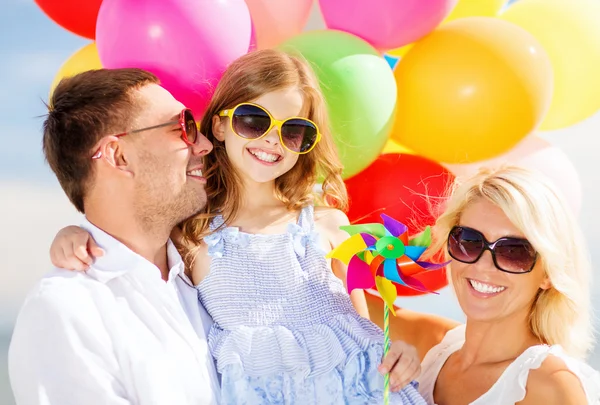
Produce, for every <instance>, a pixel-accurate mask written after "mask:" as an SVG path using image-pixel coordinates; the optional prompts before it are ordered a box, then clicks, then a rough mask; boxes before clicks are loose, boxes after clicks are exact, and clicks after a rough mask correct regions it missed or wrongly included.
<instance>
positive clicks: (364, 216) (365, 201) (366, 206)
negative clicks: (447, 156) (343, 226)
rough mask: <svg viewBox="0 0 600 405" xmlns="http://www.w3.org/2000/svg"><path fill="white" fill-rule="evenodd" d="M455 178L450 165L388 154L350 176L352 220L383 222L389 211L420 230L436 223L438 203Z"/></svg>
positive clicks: (415, 229)
mask: <svg viewBox="0 0 600 405" xmlns="http://www.w3.org/2000/svg"><path fill="white" fill-rule="evenodd" d="M453 180H454V175H452V174H451V173H450V172H449V171H448V170H447V169H446V168H444V167H443V166H442V165H440V164H439V163H437V162H434V161H432V160H429V159H426V158H424V157H422V156H417V155H409V154H403V155H401V154H397V153H391V154H385V155H381V156H379V158H378V159H377V160H376V161H375V162H373V164H371V165H370V166H369V167H367V168H366V169H365V170H363V171H362V172H360V173H359V174H357V175H356V176H354V177H351V178H349V179H347V180H346V181H345V182H346V187H347V188H348V195H349V196H350V210H349V211H348V218H349V219H350V222H352V223H375V222H381V217H380V215H381V213H385V214H387V215H389V216H391V217H393V218H395V219H397V220H398V221H400V222H403V223H405V224H407V226H409V228H410V229H411V230H412V231H413V232H420V231H421V230H422V229H423V228H424V227H425V226H426V225H433V224H434V222H435V218H436V213H435V212H433V211H434V210H433V208H434V206H436V205H437V204H438V203H440V202H441V201H440V200H441V199H443V197H444V196H445V193H446V190H447V187H448V185H449V184H450V183H451V182H452V181H453Z"/></svg>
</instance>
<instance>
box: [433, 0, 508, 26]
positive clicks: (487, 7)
mask: <svg viewBox="0 0 600 405" xmlns="http://www.w3.org/2000/svg"><path fill="white" fill-rule="evenodd" d="M507 1H508V0H458V3H457V4H456V6H455V7H454V9H453V10H452V12H451V13H450V15H449V16H448V17H446V19H445V20H444V22H449V21H454V20H456V19H458V18H465V17H495V16H497V15H498V13H499V12H500V10H502V7H504V5H505V4H506V2H507Z"/></svg>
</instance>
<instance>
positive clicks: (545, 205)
mask: <svg viewBox="0 0 600 405" xmlns="http://www.w3.org/2000/svg"><path fill="white" fill-rule="evenodd" d="M447 204H448V205H447V207H446V210H445V212H444V213H443V214H442V215H441V216H440V217H439V218H438V221H437V223H436V226H435V229H434V234H435V243H434V246H433V247H432V249H431V251H432V252H435V251H438V250H439V249H436V246H435V244H437V248H443V249H444V250H445V252H446V254H447V256H448V259H452V263H451V265H450V266H449V282H450V284H451V285H452V287H453V289H454V291H455V293H456V297H457V298H458V302H459V304H460V306H461V308H462V310H463V311H464V313H465V315H466V325H459V326H456V325H453V324H452V323H451V322H449V321H446V320H443V319H439V318H436V317H430V316H425V315H420V314H415V313H411V312H409V311H400V312H399V317H398V318H395V319H393V321H395V322H396V324H395V325H394V329H395V331H396V333H397V335H396V336H395V337H396V338H401V339H404V340H405V341H407V342H408V343H411V344H414V345H416V346H417V347H418V349H419V351H420V353H421V354H423V353H426V355H425V358H424V359H423V362H422V365H421V367H422V373H421V377H420V379H419V384H420V386H419V391H420V392H421V394H422V395H423V396H424V398H425V399H426V400H427V402H428V403H429V404H437V405H455V404H472V405H492V404H498V405H506V404H515V403H519V404H524V405H527V404H545V405H550V404H557V405H558V404H560V405H568V404H573V405H575V404H577V405H581V404H594V405H596V404H600V375H599V374H598V372H596V371H595V370H593V369H591V368H590V367H589V366H587V365H586V364H585V363H583V362H582V361H581V360H580V359H582V358H584V357H585V355H586V353H587V352H588V351H589V350H590V348H591V347H592V343H593V337H592V327H591V316H590V315H591V314H590V282H591V281H590V275H591V269H590V264H589V262H588V257H587V252H586V250H585V248H584V241H583V237H582V235H581V232H580V230H579V227H578V226H577V221H576V219H575V218H574V217H573V216H572V214H571V213H570V210H569V208H568V206H567V204H566V203H565V201H564V200H563V198H562V197H561V196H560V194H559V193H558V192H557V191H556V190H555V189H554V188H553V187H552V185H551V184H550V183H549V182H548V181H547V180H546V179H544V178H542V177H541V176H540V175H537V174H535V173H533V172H529V171H526V170H524V169H520V168H516V167H504V168H501V169H496V170H483V171H481V172H480V173H478V174H477V175H476V176H474V177H472V178H471V179H469V180H467V181H466V182H464V183H462V184H457V185H456V187H455V189H454V192H453V193H452V195H451V197H450V199H449V201H448V203H447ZM370 306H371V308H370V312H371V314H372V315H373V314H374V312H376V311H377V309H378V308H377V304H376V303H375V302H374V301H373V300H370ZM442 336H443V338H442ZM440 338H441V342H440Z"/></svg>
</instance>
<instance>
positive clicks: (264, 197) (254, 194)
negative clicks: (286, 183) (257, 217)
mask: <svg viewBox="0 0 600 405" xmlns="http://www.w3.org/2000/svg"><path fill="white" fill-rule="evenodd" d="M281 204H282V202H281V201H280V200H279V199H278V198H277V197H276V196H275V181H271V182H267V183H257V182H253V181H249V180H247V181H245V182H243V184H242V195H241V204H240V213H242V212H256V211H259V212H260V211H261V210H263V209H264V208H265V207H272V206H274V205H275V206H277V205H281Z"/></svg>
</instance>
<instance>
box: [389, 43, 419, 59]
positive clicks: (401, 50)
mask: <svg viewBox="0 0 600 405" xmlns="http://www.w3.org/2000/svg"><path fill="white" fill-rule="evenodd" d="M412 46H413V44H408V45H405V46H403V47H400V48H396V49H390V50H389V51H387V52H386V53H387V54H388V55H392V56H395V57H396V58H402V57H404V56H405V55H406V53H407V52H408V51H410V49H411V48H412Z"/></svg>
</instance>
